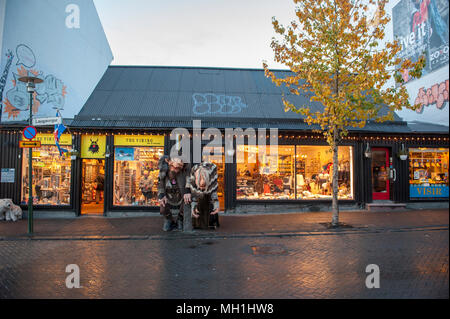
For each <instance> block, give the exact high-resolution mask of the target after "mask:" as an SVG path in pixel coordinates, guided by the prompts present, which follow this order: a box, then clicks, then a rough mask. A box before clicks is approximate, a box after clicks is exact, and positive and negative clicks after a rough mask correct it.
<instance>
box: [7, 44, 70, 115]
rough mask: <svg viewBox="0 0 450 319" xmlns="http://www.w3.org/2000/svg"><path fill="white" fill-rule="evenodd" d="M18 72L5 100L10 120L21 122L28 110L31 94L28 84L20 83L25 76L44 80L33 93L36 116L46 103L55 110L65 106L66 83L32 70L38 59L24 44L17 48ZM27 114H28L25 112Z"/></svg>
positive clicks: (50, 75) (13, 75)
mask: <svg viewBox="0 0 450 319" xmlns="http://www.w3.org/2000/svg"><path fill="white" fill-rule="evenodd" d="M16 57H17V63H16V66H17V72H13V74H12V77H13V78H12V80H11V81H12V88H11V89H9V90H8V91H7V92H6V94H5V98H4V99H3V105H4V110H3V113H5V114H6V115H7V116H8V119H10V118H12V119H13V120H14V119H17V120H20V119H19V117H20V115H21V112H23V111H27V110H28V104H29V102H28V101H29V93H28V92H27V87H26V83H24V82H21V81H19V78H20V77H23V76H35V77H39V78H41V79H43V80H44V81H43V82H42V83H39V84H36V89H35V92H34V93H33V113H34V114H36V113H38V111H39V108H40V107H41V106H42V105H43V104H44V103H49V104H51V105H53V107H54V108H55V109H58V110H61V109H63V106H64V101H65V96H66V94H67V91H66V86H65V85H64V83H63V82H62V81H61V80H60V79H58V78H56V77H55V76H54V75H52V74H44V72H43V71H40V70H36V69H32V67H34V66H35V64H36V57H35V55H34V52H33V50H32V49H31V48H29V47H28V46H26V45H24V44H20V45H18V46H17V47H16ZM24 113H26V112H24Z"/></svg>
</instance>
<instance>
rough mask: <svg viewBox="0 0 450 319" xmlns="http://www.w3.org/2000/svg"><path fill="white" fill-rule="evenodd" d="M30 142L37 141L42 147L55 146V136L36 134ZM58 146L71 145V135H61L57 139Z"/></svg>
mask: <svg viewBox="0 0 450 319" xmlns="http://www.w3.org/2000/svg"><path fill="white" fill-rule="evenodd" d="M32 141H39V142H41V144H42V145H56V144H55V136H54V135H53V134H51V133H38V134H37V135H36V137H35V138H34V139H33V140H32ZM59 144H60V145H72V135H71V134H62V135H61V137H60V138H59Z"/></svg>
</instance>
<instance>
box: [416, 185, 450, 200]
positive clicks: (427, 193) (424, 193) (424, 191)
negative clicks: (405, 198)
mask: <svg viewBox="0 0 450 319" xmlns="http://www.w3.org/2000/svg"><path fill="white" fill-rule="evenodd" d="M409 197H411V198H426V197H431V198H434V197H438V198H447V199H448V186H447V185H439V184H437V185H433V184H430V186H423V185H410V186H409Z"/></svg>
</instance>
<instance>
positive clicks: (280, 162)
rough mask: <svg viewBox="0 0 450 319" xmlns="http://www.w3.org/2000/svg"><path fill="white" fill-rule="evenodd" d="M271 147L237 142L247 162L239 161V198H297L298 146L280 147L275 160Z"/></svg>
mask: <svg viewBox="0 0 450 319" xmlns="http://www.w3.org/2000/svg"><path fill="white" fill-rule="evenodd" d="M271 147H272V146H269V145H268V146H266V147H265V149H264V148H258V146H248V145H238V152H243V153H244V163H239V161H238V163H237V194H236V196H237V199H266V200H267V199H295V175H294V165H295V161H294V155H295V146H278V156H277V158H276V159H274V160H273V159H271V158H270V154H271V152H270V148H271Z"/></svg>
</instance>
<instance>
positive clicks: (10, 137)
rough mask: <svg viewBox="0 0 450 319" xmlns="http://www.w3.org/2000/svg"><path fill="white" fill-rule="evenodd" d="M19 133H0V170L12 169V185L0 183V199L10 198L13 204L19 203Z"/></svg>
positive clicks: (20, 173) (20, 174) (20, 172)
mask: <svg viewBox="0 0 450 319" xmlns="http://www.w3.org/2000/svg"><path fill="white" fill-rule="evenodd" d="M20 136H21V134H20V132H19V131H14V132H13V131H0V168H14V169H15V172H14V175H15V176H14V177H15V182H14V183H3V182H2V181H0V198H11V199H12V200H13V202H14V203H15V204H19V203H20V182H21V181H20V176H22V171H21V165H20V164H21V163H22V161H21V154H22V152H21V149H20V148H19V139H20Z"/></svg>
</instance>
